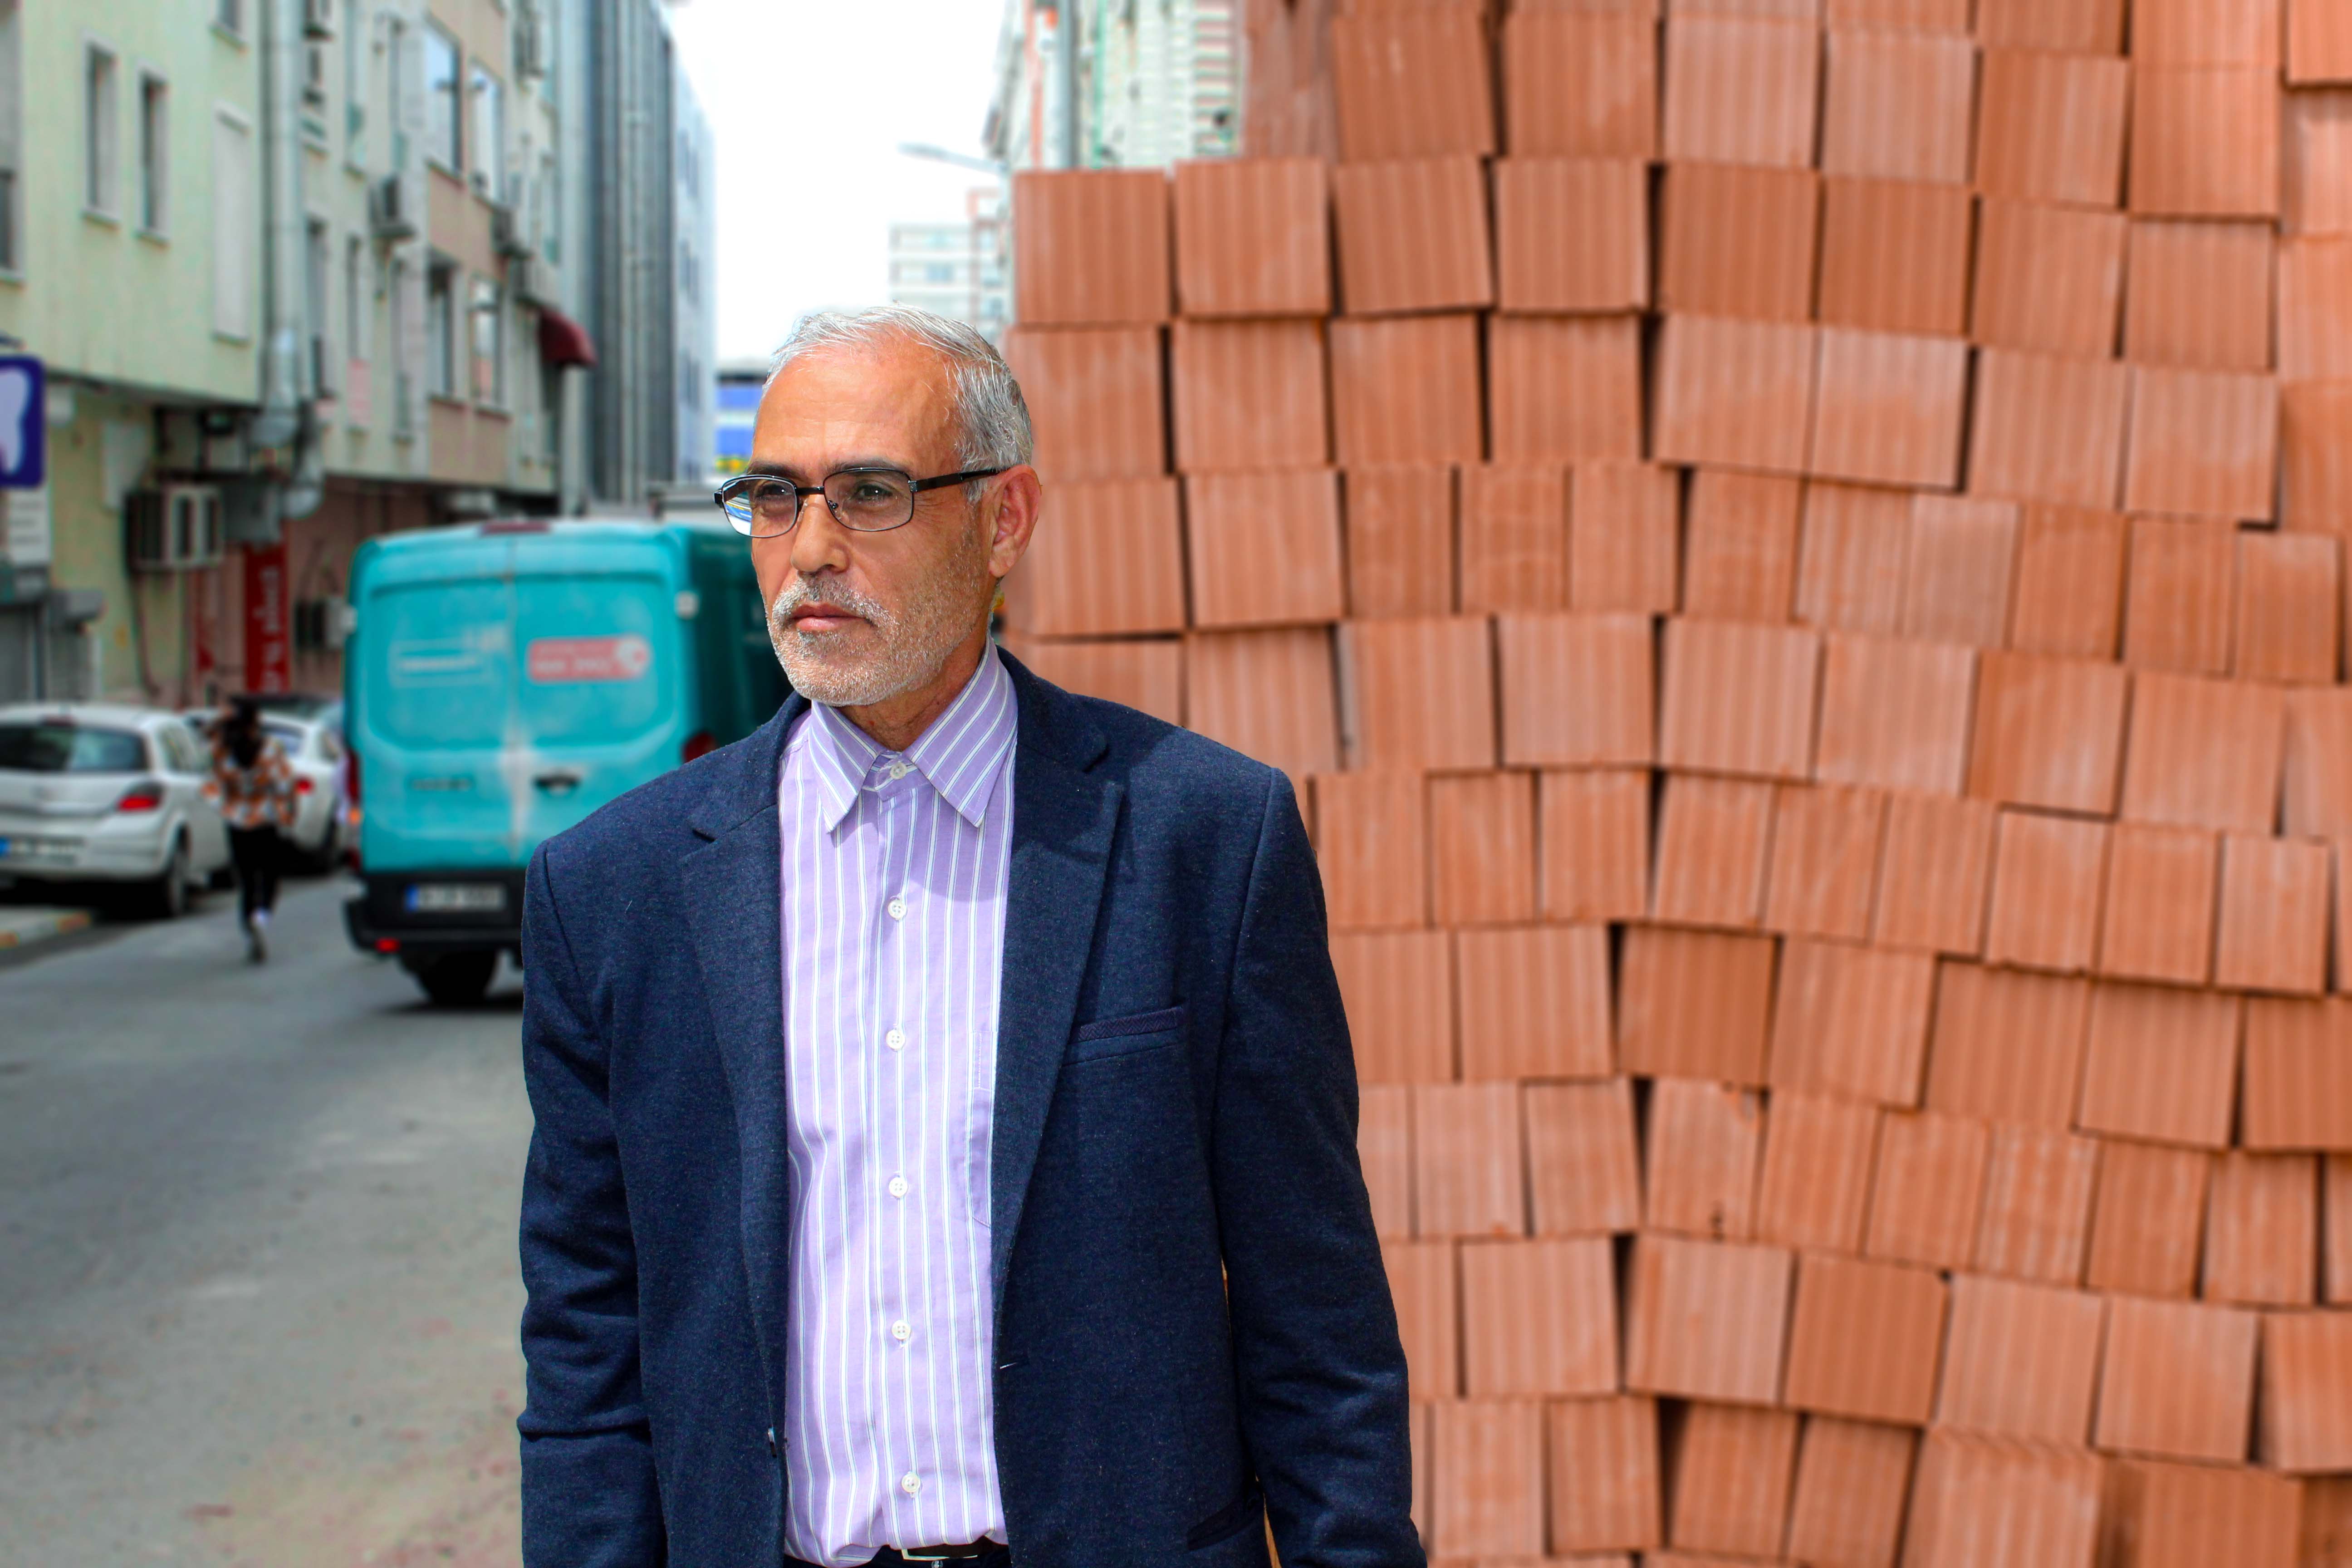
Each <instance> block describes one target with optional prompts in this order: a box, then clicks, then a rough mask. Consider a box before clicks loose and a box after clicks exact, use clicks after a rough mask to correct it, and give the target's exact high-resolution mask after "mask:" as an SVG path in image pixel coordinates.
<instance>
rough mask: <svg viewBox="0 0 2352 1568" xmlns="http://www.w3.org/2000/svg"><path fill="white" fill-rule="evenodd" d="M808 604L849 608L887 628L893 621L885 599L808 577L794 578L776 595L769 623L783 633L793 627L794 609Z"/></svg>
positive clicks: (857, 614)
mask: <svg viewBox="0 0 2352 1568" xmlns="http://www.w3.org/2000/svg"><path fill="white" fill-rule="evenodd" d="M803 605H825V606H826V607H828V608H831V609H836V610H845V611H847V612H848V613H849V614H851V615H853V616H861V617H863V618H864V619H866V620H868V621H871V622H872V623H874V625H875V626H877V627H881V628H884V629H887V627H888V626H889V625H890V622H891V616H890V612H889V610H888V608H887V606H885V605H883V603H882V601H881V600H879V599H877V598H874V597H872V596H870V595H866V594H861V593H859V592H858V591H857V590H856V589H855V588H853V587H851V586H850V585H849V584H846V583H831V584H825V583H817V582H813V581H811V580H810V579H808V578H806V577H794V578H793V580H792V581H791V582H790V583H787V584H784V587H783V591H782V593H779V594H778V595H776V602H775V603H774V604H772V605H769V606H768V625H769V626H770V627H771V628H772V629H773V630H776V631H779V632H788V631H790V630H792V629H793V626H792V615H793V611H794V610H797V609H799V608H801V607H802V606H803Z"/></svg>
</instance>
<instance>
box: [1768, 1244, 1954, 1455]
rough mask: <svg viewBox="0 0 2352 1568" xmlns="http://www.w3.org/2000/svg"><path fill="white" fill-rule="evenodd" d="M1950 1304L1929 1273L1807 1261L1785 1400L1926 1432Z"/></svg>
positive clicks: (1801, 1272)
mask: <svg viewBox="0 0 2352 1568" xmlns="http://www.w3.org/2000/svg"><path fill="white" fill-rule="evenodd" d="M1944 1305H1945V1293H1944V1282H1943V1280H1942V1279H1938V1278H1937V1276H1936V1275H1935V1274H1934V1273H1932V1272H1930V1271H1928V1270H1926V1269H1919V1268H1901V1267H1898V1266H1895V1265H1892V1264H1885V1263H1864V1262H1862V1261H1861V1260H1860V1259H1857V1258H1831V1257H1825V1256H1822V1255H1819V1254H1814V1255H1809V1256H1807V1257H1806V1258H1804V1259H1803V1261H1802V1262H1801V1264H1800V1266H1799V1268H1798V1270H1797V1297H1796V1306H1795V1308H1794V1316H1793V1318H1792V1319H1791V1321H1790V1331H1789V1372H1788V1384H1787V1390H1786V1392H1785V1394H1783V1395H1782V1397H1783V1398H1785V1399H1786V1400H1787V1402H1788V1403H1789V1404H1790V1405H1794V1406H1796V1407H1797V1408H1798V1409H1800V1410H1810V1411H1816V1412H1819V1413H1821V1414H1823V1415H1847V1416H1852V1417H1853V1418H1854V1419H1856V1420H1862V1421H1891V1422H1897V1423H1902V1424H1906V1425H1910V1426H1922V1425H1925V1424H1926V1422H1927V1415H1928V1411H1929V1410H1930V1408H1931V1407H1932V1406H1933V1405H1934V1404H1935V1398H1936V1364H1937V1354H1938V1352H1940V1350H1941V1348H1942V1345H1943V1342H1944Z"/></svg>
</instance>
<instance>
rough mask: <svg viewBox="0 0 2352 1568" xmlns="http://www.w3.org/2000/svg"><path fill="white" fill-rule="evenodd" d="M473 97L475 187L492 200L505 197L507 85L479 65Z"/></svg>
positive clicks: (472, 86) (498, 200) (472, 85)
mask: <svg viewBox="0 0 2352 1568" xmlns="http://www.w3.org/2000/svg"><path fill="white" fill-rule="evenodd" d="M470 91H471V93H472V97H473V100H474V124H473V132H474V189H475V190H476V191H477V192H478V193H479V194H480V195H484V196H487V197H488V198H489V199H490V200H491V201H494V202H502V201H504V200H506V195H507V193H506V162H507V153H506V148H507V128H506V110H507V105H506V84H505V83H503V82H501V81H499V79H498V78H496V77H494V76H492V75H491V74H490V73H489V72H488V70H487V69H485V68H483V67H481V66H476V67H475V68H474V79H473V81H472V83H471V84H470Z"/></svg>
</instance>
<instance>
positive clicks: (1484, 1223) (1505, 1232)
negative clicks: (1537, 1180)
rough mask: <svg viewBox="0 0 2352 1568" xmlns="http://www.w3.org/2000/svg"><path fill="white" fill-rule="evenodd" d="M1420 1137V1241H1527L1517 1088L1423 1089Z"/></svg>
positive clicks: (1416, 1112) (1416, 1207)
mask: <svg viewBox="0 0 2352 1568" xmlns="http://www.w3.org/2000/svg"><path fill="white" fill-rule="evenodd" d="M1412 1134H1413V1149H1412V1163H1413V1205H1412V1206H1413V1228H1414V1230H1415V1231H1416V1232H1417V1233H1418V1234H1420V1235H1422V1236H1428V1237H1436V1236H1524V1235H1526V1234H1527V1228H1528V1224H1527V1195H1526V1193H1525V1191H1524V1190H1523V1189H1524V1186H1525V1184H1524V1182H1523V1180H1522V1173H1521V1166H1520V1161H1519V1089H1518V1086H1517V1084H1511V1083H1429V1084H1421V1085H1419V1086H1417V1087H1415V1089H1413V1102H1412Z"/></svg>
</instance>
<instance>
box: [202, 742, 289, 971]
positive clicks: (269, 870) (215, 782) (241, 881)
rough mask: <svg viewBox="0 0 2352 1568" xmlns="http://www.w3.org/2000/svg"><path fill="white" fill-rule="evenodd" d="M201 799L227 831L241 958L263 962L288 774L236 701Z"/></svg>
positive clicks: (285, 823) (282, 758)
mask: <svg viewBox="0 0 2352 1568" xmlns="http://www.w3.org/2000/svg"><path fill="white" fill-rule="evenodd" d="M205 794H206V795H210V796H212V798H213V799H214V800H215V802H217V803H218V804H219V805H220V812H221V817H222V819H223V820H224V821H225V822H226V823H227V825H228V854H229V860H230V863H231V864H233V865H234V866H235V867H236V919H237V923H238V924H239V925H241V926H243V927H244V928H245V940H246V956H247V958H248V959H250V960H251V961H252V962H253V963H263V962H265V961H267V960H268V957H269V914H270V911H271V910H273V909H275V908H276V907H277V905H278V868H279V866H281V865H282V864H283V863H284V860H285V854H286V843H285V840H284V839H282V838H280V837H278V831H279V829H281V828H290V827H292V826H294V772H293V770H292V769H291V768H289V767H288V766H287V765H286V752H285V751H284V750H283V749H282V748H280V747H279V745H278V742H276V741H274V740H272V739H270V737H269V733H268V731H266V730H264V729H263V728H262V727H261V710H259V709H258V708H257V707H255V706H254V704H253V700H252V699H250V698H243V697H241V698H239V699H237V700H236V704H235V705H234V706H233V707H232V708H231V709H230V710H229V714H228V717H227V718H226V719H224V720H222V721H221V722H220V725H219V728H218V730H217V731H216V735H215V740H214V742H213V776H212V777H211V779H210V780H208V781H206V783H205Z"/></svg>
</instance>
